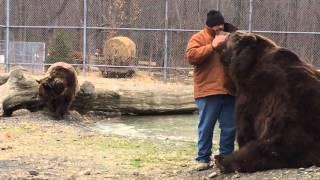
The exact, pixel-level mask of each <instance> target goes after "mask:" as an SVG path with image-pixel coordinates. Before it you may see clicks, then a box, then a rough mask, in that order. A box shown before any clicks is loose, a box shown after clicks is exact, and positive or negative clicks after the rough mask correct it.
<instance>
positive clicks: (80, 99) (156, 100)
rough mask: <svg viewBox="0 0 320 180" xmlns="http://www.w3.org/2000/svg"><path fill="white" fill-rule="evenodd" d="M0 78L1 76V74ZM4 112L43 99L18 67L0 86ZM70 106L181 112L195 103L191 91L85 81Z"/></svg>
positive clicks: (190, 109)
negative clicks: (117, 86)
mask: <svg viewBox="0 0 320 180" xmlns="http://www.w3.org/2000/svg"><path fill="white" fill-rule="evenodd" d="M0 79H1V78H0ZM0 93H1V94H5V96H3V97H2V98H0V102H2V107H3V115H4V116H10V115H11V114H12V113H13V112H14V111H16V110H18V109H28V110H30V111H36V110H39V109H41V108H42V106H43V103H42V102H41V101H40V99H39V97H38V84H37V83H36V81H35V79H33V78H32V77H26V76H25V75H24V74H23V73H22V71H21V70H14V71H12V72H11V73H10V75H9V79H8V80H7V81H6V83H4V84H3V85H1V86H0ZM71 109H74V110H76V111H78V112H80V113H82V114H84V113H86V112H88V111H93V112H108V113H109V112H117V113H120V114H137V115H147V114H181V113H193V112H194V111H196V106H195V103H194V99H193V94H192V91H185V92H181V91H179V92H173V91H172V90H171V91H170V90H163V89H162V90H156V91H155V90H152V91H151V90H148V89H139V90H134V89H125V88H123V89H118V90H117V91H114V90H108V89H96V88H95V86H94V85H93V84H92V83H91V82H89V81H85V82H83V83H82V85H81V86H80V91H79V92H78V94H77V95H76V98H75V100H74V102H73V103H72V106H71Z"/></svg>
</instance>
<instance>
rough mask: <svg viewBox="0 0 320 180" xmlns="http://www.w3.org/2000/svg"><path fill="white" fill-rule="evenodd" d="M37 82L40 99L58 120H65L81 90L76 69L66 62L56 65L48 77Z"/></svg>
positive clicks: (52, 67) (49, 70)
mask: <svg viewBox="0 0 320 180" xmlns="http://www.w3.org/2000/svg"><path fill="white" fill-rule="evenodd" d="M37 82H38V83H39V84H40V86H39V96H40V99H41V100H42V101H43V103H44V104H46V106H47V108H48V109H49V110H50V111H51V112H53V113H54V114H55V116H56V118H58V119H61V118H63V116H64V114H65V113H66V112H67V111H68V110H69V107H70V105H71V103H72V101H73V100H74V97H75V95H76V93H77V91H78V89H79V86H78V80H77V73H76V71H75V69H74V68H73V67H72V66H71V65H70V64H67V63H64V62H57V63H54V64H52V65H51V66H50V67H49V69H48V70H47V76H46V77H45V78H43V79H40V80H38V81H37Z"/></svg>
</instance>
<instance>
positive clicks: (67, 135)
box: [0, 111, 320, 180]
mask: <svg viewBox="0 0 320 180" xmlns="http://www.w3.org/2000/svg"><path fill="white" fill-rule="evenodd" d="M92 119H93V117H92V116H89V115H88V116H81V115H79V114H78V113H76V112H71V113H70V114H69V115H67V116H66V118H65V120H62V121H56V120H53V119H51V118H50V116H48V115H47V114H46V113H44V112H36V113H29V112H26V111H17V112H15V113H14V114H13V116H12V117H9V118H4V117H1V119H0V154H1V156H0V180H2V179H57V180H58V179H209V178H208V175H209V174H211V173H213V172H217V173H218V176H216V177H214V178H211V179H243V180H246V179H252V180H255V179H267V180H268V179H279V180H282V179H292V180H295V179H297V180H301V179H320V169H319V168H317V167H310V168H307V169H290V170H289V169H285V170H273V171H265V172H258V173H250V174H244V173H233V174H229V175H220V174H219V171H218V170H217V169H215V168H213V169H210V170H207V171H202V172H197V171H193V170H192V167H193V163H192V158H193V157H194V154H195V144H194V143H191V142H182V141H169V140H157V139H152V138H149V139H135V138H130V137H117V136H110V135H103V134H101V133H99V132H96V131H94V130H93V128H92V125H93V124H94V120H92Z"/></svg>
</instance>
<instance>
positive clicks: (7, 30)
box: [5, 0, 10, 72]
mask: <svg viewBox="0 0 320 180" xmlns="http://www.w3.org/2000/svg"><path fill="white" fill-rule="evenodd" d="M9 26H10V0H6V43H5V44H6V58H5V59H6V60H5V63H6V72H9V70H10V69H9V68H10V66H9V43H10V42H9V41H10V27H9Z"/></svg>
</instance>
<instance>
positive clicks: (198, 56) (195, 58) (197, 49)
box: [186, 37, 213, 65]
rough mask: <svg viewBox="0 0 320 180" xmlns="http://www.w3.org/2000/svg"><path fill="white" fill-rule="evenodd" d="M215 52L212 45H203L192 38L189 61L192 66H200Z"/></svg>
mask: <svg viewBox="0 0 320 180" xmlns="http://www.w3.org/2000/svg"><path fill="white" fill-rule="evenodd" d="M212 52H213V47H212V45H211V43H210V44H206V45H202V44H201V43H200V40H199V39H197V38H195V37H192V38H191V39H190V41H189V43H188V45H187V53H186V56H187V59H188V61H189V63H190V64H191V65H200V64H202V63H203V61H204V60H205V59H206V58H207V57H208V56H210V54H211V53H212Z"/></svg>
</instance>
